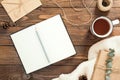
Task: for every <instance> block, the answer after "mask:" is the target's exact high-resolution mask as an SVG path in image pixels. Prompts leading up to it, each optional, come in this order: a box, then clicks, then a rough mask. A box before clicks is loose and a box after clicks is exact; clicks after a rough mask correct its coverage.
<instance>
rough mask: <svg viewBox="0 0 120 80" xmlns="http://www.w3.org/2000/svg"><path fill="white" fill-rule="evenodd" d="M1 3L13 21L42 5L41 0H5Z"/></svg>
mask: <svg viewBox="0 0 120 80" xmlns="http://www.w3.org/2000/svg"><path fill="white" fill-rule="evenodd" d="M1 4H2V5H3V7H4V8H5V10H6V11H7V13H8V15H9V16H10V18H11V19H12V21H13V22H15V21H17V20H18V19H20V18H21V17H23V16H25V15H26V14H28V13H30V12H31V11H32V10H34V9H36V8H37V7H39V6H40V5H42V3H41V2H40V0H3V1H2V2H1Z"/></svg>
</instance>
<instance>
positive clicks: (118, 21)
mask: <svg viewBox="0 0 120 80" xmlns="http://www.w3.org/2000/svg"><path fill="white" fill-rule="evenodd" d="M112 23H113V25H117V24H119V23H120V20H119V19H116V20H113V21H112Z"/></svg>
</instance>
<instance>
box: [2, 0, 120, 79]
mask: <svg viewBox="0 0 120 80" xmlns="http://www.w3.org/2000/svg"><path fill="white" fill-rule="evenodd" d="M54 1H57V2H58V3H59V4H60V5H61V6H62V7H64V9H65V11H66V14H67V17H68V18H69V19H70V20H73V22H75V23H79V24H80V23H82V22H83V21H87V20H88V19H89V17H90V16H89V14H88V13H87V11H86V9H85V8H84V7H83V5H82V3H81V0H73V5H74V6H75V7H76V8H78V9H81V12H75V11H73V9H71V6H70V4H69V0H54ZM90 1H91V0H86V4H87V5H89V3H90ZM96 1H97V0H95V1H94V3H93V4H92V5H91V6H90V11H91V12H92V14H93V19H95V18H96V17H98V16H107V17H109V18H110V19H112V20H114V19H116V18H118V17H120V0H114V5H113V8H112V9H111V10H110V11H109V12H106V13H103V12H100V11H99V10H98V9H97V7H96ZM42 3H43V5H42V6H41V7H39V8H37V9H36V10H34V11H32V12H31V13H30V14H28V15H26V16H24V17H23V18H21V19H20V20H18V21H17V22H16V25H15V26H11V27H9V29H7V30H4V29H2V28H0V80H50V79H51V78H53V77H57V76H58V75H59V74H61V73H69V72H71V71H73V70H74V69H75V68H76V67H77V65H78V64H80V63H81V62H83V61H85V60H87V53H88V50H89V47H90V46H91V45H92V44H94V43H96V42H97V41H99V40H101V39H99V38H96V37H94V36H92V35H91V34H90V32H89V27H90V25H91V23H92V21H93V19H92V20H91V22H90V23H88V24H85V25H81V26H78V27H75V26H72V25H70V24H69V23H67V22H66V21H65V25H66V27H67V30H68V33H69V34H70V37H71V39H72V41H73V44H74V47H75V49H76V51H77V54H76V55H75V56H72V57H70V58H68V59H65V60H62V61H60V62H58V63H55V64H53V65H51V66H49V67H46V68H44V69H41V70H38V71H36V72H33V73H31V74H30V75H26V74H25V71H24V68H23V66H22V64H21V61H20V59H19V57H18V55H17V52H16V50H15V47H14V45H13V43H12V41H11V38H10V36H9V35H10V34H12V33H14V32H16V31H19V30H21V29H23V28H26V27H28V26H30V25H32V24H35V23H38V22H40V21H43V20H45V19H47V18H49V17H51V16H54V15H56V14H59V13H60V14H62V11H61V10H60V9H59V8H58V7H57V6H56V5H55V4H54V3H53V2H51V1H50V0H42ZM62 16H63V15H62ZM79 18H80V19H79ZM0 20H6V21H10V22H11V23H12V21H11V20H10V19H9V17H8V15H7V13H6V12H5V10H4V9H3V7H2V6H1V5H0ZM119 26H120V25H117V26H116V27H114V30H113V32H112V34H111V35H110V36H115V35H120V27H119Z"/></svg>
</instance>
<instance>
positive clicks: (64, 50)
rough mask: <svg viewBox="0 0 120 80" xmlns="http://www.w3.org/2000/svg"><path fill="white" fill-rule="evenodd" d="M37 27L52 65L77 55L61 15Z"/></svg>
mask: <svg viewBox="0 0 120 80" xmlns="http://www.w3.org/2000/svg"><path fill="white" fill-rule="evenodd" d="M35 26H36V29H37V32H38V34H39V37H40V39H41V42H42V44H43V46H44V49H45V50H46V54H47V55H48V58H49V60H50V62H51V63H54V62H57V61H60V60H62V59H65V58H67V57H70V56H72V55H74V54H75V53H76V52H75V49H74V47H73V45H72V42H71V40H70V37H69V35H68V33H67V30H66V28H65V26H64V24H63V21H62V19H61V17H60V15H56V16H54V17H52V18H50V19H47V20H45V21H43V22H41V23H39V24H36V25H35Z"/></svg>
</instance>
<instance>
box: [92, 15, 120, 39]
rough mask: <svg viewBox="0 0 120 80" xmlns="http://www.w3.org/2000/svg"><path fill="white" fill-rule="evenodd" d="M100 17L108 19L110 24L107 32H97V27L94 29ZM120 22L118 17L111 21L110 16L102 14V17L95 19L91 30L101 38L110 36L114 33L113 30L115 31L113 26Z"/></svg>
mask: <svg viewBox="0 0 120 80" xmlns="http://www.w3.org/2000/svg"><path fill="white" fill-rule="evenodd" d="M100 19H103V20H105V21H107V22H108V24H109V30H108V31H107V33H105V34H102V35H100V34H97V33H96V31H95V29H94V27H95V23H96V22H97V21H98V20H100ZM119 23H120V21H119V19H116V20H113V21H111V20H110V19H109V18H107V17H104V16H101V17H98V18H96V19H95V20H94V21H93V23H92V25H91V26H90V32H91V33H92V34H93V35H95V36H97V37H99V38H104V37H108V36H109V35H110V34H111V33H112V31H113V26H114V25H116V24H119ZM101 24H102V23H101Z"/></svg>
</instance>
